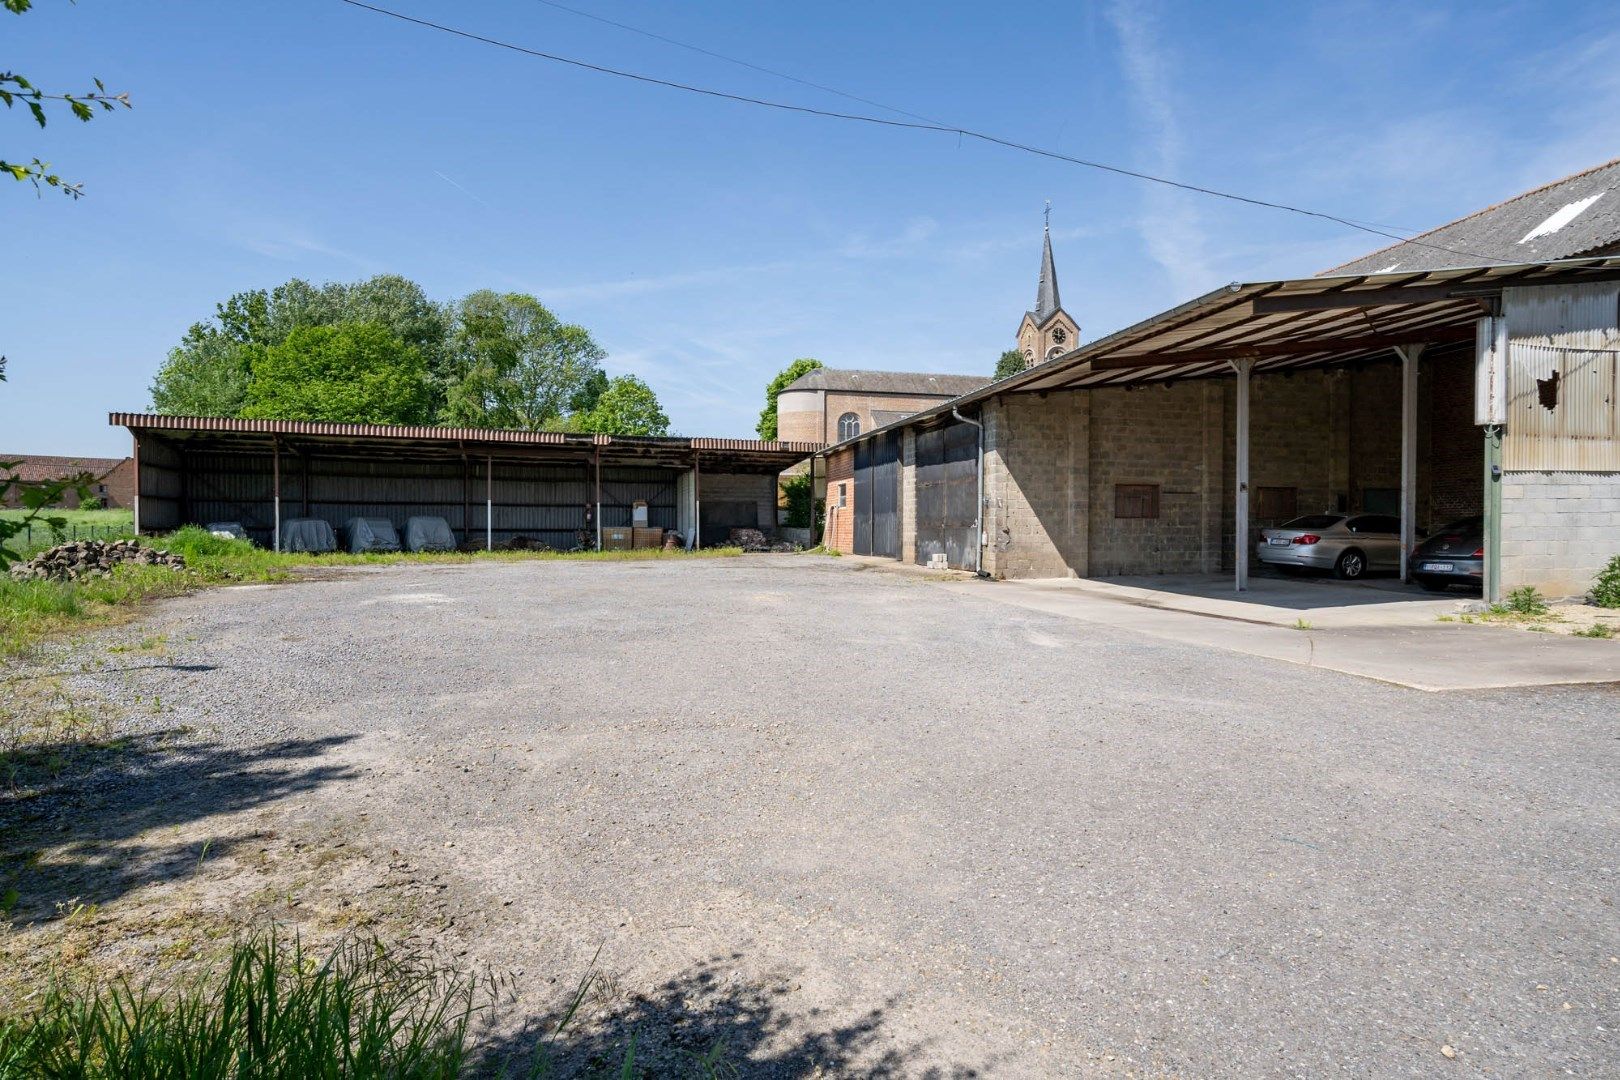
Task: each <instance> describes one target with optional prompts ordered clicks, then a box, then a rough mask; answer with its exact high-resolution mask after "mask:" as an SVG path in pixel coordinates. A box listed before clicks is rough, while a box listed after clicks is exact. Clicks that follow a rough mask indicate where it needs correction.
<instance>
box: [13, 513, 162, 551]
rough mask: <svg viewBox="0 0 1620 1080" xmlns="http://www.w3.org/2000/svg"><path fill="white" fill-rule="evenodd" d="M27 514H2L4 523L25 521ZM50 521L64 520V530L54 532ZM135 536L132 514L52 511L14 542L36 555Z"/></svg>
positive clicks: (36, 519) (19, 547)
mask: <svg viewBox="0 0 1620 1080" xmlns="http://www.w3.org/2000/svg"><path fill="white" fill-rule="evenodd" d="M26 515H27V512H26V511H23V510H0V519H11V520H13V521H16V520H21V519H22V518H23V517H25V516H26ZM46 518H60V519H62V523H63V527H62V528H61V529H60V530H59V531H58V530H53V529H52V528H51V526H50V525H49V524H47V523H46V521H45V519H46ZM134 535H135V515H134V514H133V513H131V512H130V511H128V510H61V509H48V510H45V511H44V512H43V513H42V514H41V515H40V516H39V517H37V518H35V519H34V522H33V524H32V525H31V526H30V527H29V530H28V531H27V532H24V533H22V534H21V535H20V536H19V537H18V538H17V539H16V540H14V541H13V542H12V544H13V546H14V547H16V548H17V549H18V550H20V551H22V552H23V553H25V554H29V555H32V554H33V553H34V552H36V551H43V550H45V549H46V548H48V547H52V546H54V545H56V544H59V543H61V542H62V541H64V540H81V539H92V538H93V539H96V540H116V539H118V538H120V537H124V536H134Z"/></svg>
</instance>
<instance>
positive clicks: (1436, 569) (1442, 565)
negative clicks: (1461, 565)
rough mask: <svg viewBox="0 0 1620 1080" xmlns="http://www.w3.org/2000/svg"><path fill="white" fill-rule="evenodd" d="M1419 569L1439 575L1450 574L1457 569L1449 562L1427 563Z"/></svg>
mask: <svg viewBox="0 0 1620 1080" xmlns="http://www.w3.org/2000/svg"><path fill="white" fill-rule="evenodd" d="M1418 569H1419V570H1428V571H1431V572H1433V573H1437V574H1449V573H1450V572H1451V571H1453V570H1455V569H1457V568H1456V567H1455V566H1453V565H1452V564H1451V563H1448V562H1426V563H1424V564H1423V565H1422V566H1420V567H1418Z"/></svg>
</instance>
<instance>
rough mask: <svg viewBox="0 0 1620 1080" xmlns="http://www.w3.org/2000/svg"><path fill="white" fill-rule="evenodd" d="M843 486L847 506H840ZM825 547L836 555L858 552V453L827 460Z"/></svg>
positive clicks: (845, 452)
mask: <svg viewBox="0 0 1620 1080" xmlns="http://www.w3.org/2000/svg"><path fill="white" fill-rule="evenodd" d="M840 485H842V488H843V492H844V498H843V502H844V505H843V506H842V507H840V506H839V505H838V503H839V498H838V493H839V488H840ZM821 542H822V544H823V546H825V547H828V548H831V549H832V550H834V551H843V552H852V551H854V550H855V449H854V447H850V448H849V449H846V450H840V451H839V452H838V453H836V454H832V455H831V456H829V457H828V458H827V525H826V531H825V533H824V535H823V537H822V541H821Z"/></svg>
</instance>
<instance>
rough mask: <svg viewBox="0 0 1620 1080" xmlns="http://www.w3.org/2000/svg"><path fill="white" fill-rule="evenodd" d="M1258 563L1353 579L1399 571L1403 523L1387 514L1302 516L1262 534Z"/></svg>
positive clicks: (1257, 548)
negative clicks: (1375, 573) (1371, 572)
mask: <svg viewBox="0 0 1620 1080" xmlns="http://www.w3.org/2000/svg"><path fill="white" fill-rule="evenodd" d="M1255 550H1256V554H1258V555H1259V557H1260V561H1261V562H1263V563H1265V564H1266V565H1268V566H1275V567H1277V568H1278V569H1279V570H1282V571H1284V572H1288V571H1296V572H1297V571H1301V570H1331V571H1333V573H1334V574H1336V575H1338V576H1339V577H1341V578H1343V579H1345V580H1346V581H1354V580H1355V579H1356V578H1359V577H1361V576H1363V575H1364V574H1366V573H1367V572H1369V571H1373V570H1399V569H1400V568H1401V519H1400V518H1397V517H1392V516H1390V515H1389V514H1354V515H1351V514H1306V515H1305V516H1304V517H1297V518H1295V519H1294V520H1292V521H1290V522H1287V523H1285V524H1283V525H1279V526H1277V527H1276V528H1274V529H1261V530H1260V543H1259V544H1258V545H1256V549H1255Z"/></svg>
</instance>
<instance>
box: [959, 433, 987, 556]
mask: <svg viewBox="0 0 1620 1080" xmlns="http://www.w3.org/2000/svg"><path fill="white" fill-rule="evenodd" d="M951 415H952V416H954V417H956V418H957V419H958V420H960V421H962V423H964V424H972V425H973V426H974V427H976V428H978V429H979V445H978V451H977V454H978V460H977V462H976V464H977V468H975V469H974V471H973V494H974V499H973V572H974V573H975V574H978V575H979V576H980V577H983V576H984V425H983V424H981V423H979V421H977V420H969V419H968V418H967V417H965V416H963V415H962V412H961V410H960V409H958V408H956V406H954V405H953V406H951Z"/></svg>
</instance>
